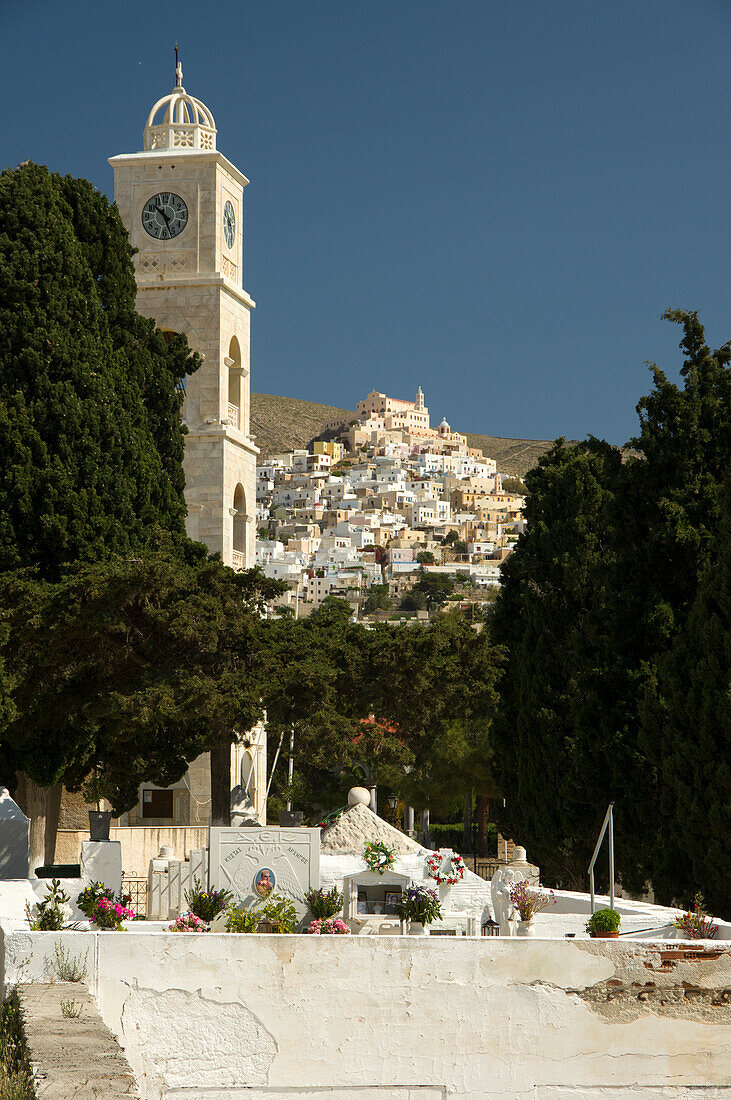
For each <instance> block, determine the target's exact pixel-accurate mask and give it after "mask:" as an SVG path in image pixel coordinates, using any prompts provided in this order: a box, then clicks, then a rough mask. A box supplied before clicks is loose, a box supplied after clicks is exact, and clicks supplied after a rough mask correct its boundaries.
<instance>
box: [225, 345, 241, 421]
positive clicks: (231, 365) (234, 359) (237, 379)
mask: <svg viewBox="0 0 731 1100" xmlns="http://www.w3.org/2000/svg"><path fill="white" fill-rule="evenodd" d="M226 366H227V367H228V409H227V416H228V419H229V420H230V421H231V423H232V424H233V426H234V428H240V427H241V426H242V423H243V418H242V415H241V412H242V409H241V347H240V345H239V341H238V339H237V338H236V337H235V336H232V337H231V343H230V344H229V348H228V356H227V357H226Z"/></svg>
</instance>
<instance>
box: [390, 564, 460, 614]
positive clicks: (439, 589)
mask: <svg viewBox="0 0 731 1100" xmlns="http://www.w3.org/2000/svg"><path fill="white" fill-rule="evenodd" d="M453 590H454V582H453V581H452V579H451V577H449V576H447V574H446V573H423V572H422V575H421V576H420V577H419V579H418V581H417V582H416V584H415V585H414V587H413V588H411V589H410V590H409V591H408V592H406V593H405V595H404V598H403V599H402V601H401V606H402V607H403V609H404V610H405V611H421V610H422V608H426V610H427V611H433V610H435V609H436V608H438V607H441V606H442V604H444V603H446V602H447V600H448V599H449V597H450V596H451V595H452V592H453Z"/></svg>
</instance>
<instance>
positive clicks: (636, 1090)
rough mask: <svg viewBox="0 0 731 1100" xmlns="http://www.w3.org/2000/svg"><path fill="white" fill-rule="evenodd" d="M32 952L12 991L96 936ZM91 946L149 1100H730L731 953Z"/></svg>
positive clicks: (604, 948) (407, 941) (231, 940)
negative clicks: (59, 950)
mask: <svg viewBox="0 0 731 1100" xmlns="http://www.w3.org/2000/svg"><path fill="white" fill-rule="evenodd" d="M14 938H15V935H14V934H10V935H9V936H8V943H7V948H8V950H7V960H8V970H9V974H8V978H9V980H12V973H10V972H11V971H12V969H13V967H15V966H17V965H18V964H19V962H22V961H23V959H26V958H27V957H28V953H29V952H30V953H31V958H30V961H29V962H28V964H27V967H26V969H25V980H33V978H34V976H35V975H36V972H37V974H38V977H39V978H40V977H41V976H42V974H43V973H44V961H43V960H44V957H45V956H46V955H48V954H52V953H53V944H54V942H55V941H56V940H57V939H59V938H62V939H63V940H64V942H66V943H70V944H78V945H79V949H81V947H82V941H84V942H83V946H84V949H85V947H86V941H87V934H83V933H62V934H52V933H46V934H43V933H24V934H22V936H20V937H19V941H18V943H17V944H16V943H15V942H14ZM88 938H90V939H91V940H93V941H94V949H93V952H92V953H91V955H90V959H91V961H92V966H93V974H92V975H90V977H91V982H92V991H94V992H96V994H97V996H98V1000H99V1006H100V1011H101V1014H102V1017H103V1018H104V1020H105V1022H106V1023H107V1024H108V1025H109V1026H110V1027H111V1029H112V1031H114V1033H115V1034H116V1035H118V1036H119V1038H120V1040H121V1042H122V1044H123V1046H124V1047H125V1050H126V1053H127V1056H128V1059H129V1061H130V1064H131V1065H132V1068H133V1070H134V1071H135V1074H136V1075H137V1078H138V1080H139V1082H140V1084H141V1087H142V1090H143V1096H145V1097H146V1098H147V1100H159V1098H164V1100H188V1098H190V1100H193V1098H195V1100H224V1098H225V1100H233V1098H240V1100H243V1098H244V1097H246V1098H247V1100H254V1098H257V1097H261V1100H305V1098H306V1100H336V1098H339V1097H342V1098H343V1100H385V1097H387V1096H388V1097H391V1096H393V1097H394V1098H397V1100H416V1098H417V1097H418V1098H419V1100H433V1098H436V1097H442V1096H443V1097H445V1098H446V1097H450V1098H451V1097H463V1098H465V1100H478V1098H479V1100H484V1098H485V1097H488V1096H489V1097H491V1098H495V1100H508V1098H511V1100H519V1098H522V1097H528V1098H530V1100H560V1098H561V1097H566V1098H567V1100H588V1098H589V1097H602V1096H607V1097H613V1098H619V1097H622V1098H624V1100H630V1098H631V1100H664V1098H665V1097H673V1098H674V1100H690V1098H691V1097H698V1098H699V1100H731V1086H730V1085H729V1083H730V1082H731V1042H729V1040H730V1039H731V1030H730V1029H729V1024H730V1023H731V996H730V995H729V990H731V948H729V947H726V946H725V945H720V944H719V945H714V944H713V943H707V944H706V945H705V946H704V947H702V948H701V949H700V950H698V949H697V948H696V945H692V944H690V945H689V944H687V943H685V944H677V945H674V944H668V943H649V942H647V941H634V942H629V941H621V940H620V941H575V942H573V943H572V942H569V941H561V940H538V939H536V940H530V939H528V940H515V939H510V940H501V939H499V938H496V939H492V938H483V939H479V938H476V939H463V938H457V939H451V938H442V937H440V938H424V939H422V938H416V937H413V938H412V937H379V938H377V939H373V938H371V937H353V938H352V939H351V938H347V939H346V938H345V937H342V938H341V937H332V938H331V937H314V936H313V937H307V936H291V937H290V936H262V935H256V936H226V935H206V936H193V935H176V934H163V935H154V934H152V935H151V934H149V933H147V934H140V933H135V932H134V931H129V932H126V933H124V934H119V935H116V934H110V933H108V934H106V935H100V934H88ZM21 940H22V942H20V941H21ZM648 983H649V984H648ZM412 1094H413V1095H412Z"/></svg>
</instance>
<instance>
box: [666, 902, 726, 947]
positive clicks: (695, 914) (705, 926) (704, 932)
mask: <svg viewBox="0 0 731 1100" xmlns="http://www.w3.org/2000/svg"><path fill="white" fill-rule="evenodd" d="M703 906H704V902H703V895H702V894H696V896H695V898H694V899H693V908H692V909H689V910H688V911H687V913H683V915H682V917H676V919H675V920H674V921H673V924H674V925H675V927H676V928H679V929H680V931H681V932H682V933H683V935H684V936H685V937H686V939H689V940H712V939H713V937H714V936H715V935H716V932H718V925H717V924H714V923H713V921H712V920H711V918H710V917H709V915H708V913H706V911H705V909H704V907H703Z"/></svg>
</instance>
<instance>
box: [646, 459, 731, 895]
mask: <svg viewBox="0 0 731 1100" xmlns="http://www.w3.org/2000/svg"><path fill="white" fill-rule="evenodd" d="M641 719H642V724H641V740H642V744H643V747H644V748H645V751H646V752H647V753H648V755H651V756H652V757H654V758H655V759H656V760H657V762H658V765H657V766H658V772H659V798H658V804H657V811H658V814H657V816H658V845H657V850H656V853H655V862H654V866H653V876H652V880H653V885H654V886H655V889H656V891H657V893H658V895H659V896H660V897H662V898H663V899H664V900H667V901H673V900H675V901H676V902H680V903H681V904H689V903H690V899H691V898H693V897H694V896H695V894H696V893H698V892H701V893H702V894H703V896H704V897H705V899H706V902H707V903H708V905H709V906H710V907H711V908H712V910H713V912H715V913H716V914H719V915H721V914H725V913H727V912H729V909H731V857H730V855H729V845H728V837H729V836H731V477H730V478H729V480H728V481H727V491H726V501H725V509H724V516H723V522H722V526H721V532H720V537H719V538H718V539H717V540H716V554H715V560H714V561H713V562H712V564H711V565H710V566H709V567H708V569H707V570H706V571H705V573H704V574H703V576H702V578H701V582H700V587H699V589H698V594H697V596H696V598H695V602H694V604H693V606H692V608H691V611H690V615H689V617H688V622H687V625H686V626H685V628H684V629H683V630H682V631H680V632H679V634H678V635H677V637H676V640H675V642H674V644H673V647H672V649H671V650H670V652H669V653H668V654H667V655H666V656H665V657H664V658H663V659H662V660H661V661H660V662H659V665H658V668H657V671H656V673H655V674H654V675H653V676H652V678H651V680H650V682H649V683H648V685H647V687H646V691H645V698H644V700H643V706H642V710H641Z"/></svg>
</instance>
